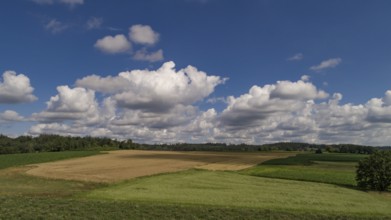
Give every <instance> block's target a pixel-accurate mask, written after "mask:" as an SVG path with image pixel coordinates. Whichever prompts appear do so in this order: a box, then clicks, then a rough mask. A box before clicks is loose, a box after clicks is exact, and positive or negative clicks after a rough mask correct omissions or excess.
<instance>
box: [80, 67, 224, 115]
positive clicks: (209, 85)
mask: <svg viewBox="0 0 391 220" xmlns="http://www.w3.org/2000/svg"><path fill="white" fill-rule="evenodd" d="M223 82H224V79H222V78H220V77H218V76H208V75H207V74H206V73H205V72H202V71H198V70H197V69H196V68H195V67H192V66H188V67H186V68H184V69H181V70H178V71H176V70H175V63H174V62H166V63H164V64H163V65H162V67H161V68H159V69H158V70H156V71H150V70H133V71H130V72H122V73H120V74H118V76H116V77H112V76H109V77H105V78H101V77H98V76H88V77H85V78H83V79H80V80H78V81H77V82H76V85H78V86H80V87H85V88H89V89H93V90H96V91H98V92H104V93H113V95H112V96H113V99H114V100H115V101H116V102H117V104H118V105H119V106H120V107H124V108H128V109H133V110H143V111H148V112H165V111H168V110H170V109H172V108H174V107H175V106H176V105H185V106H186V105H191V104H192V103H194V102H196V101H200V100H202V99H203V98H205V97H207V96H209V95H210V94H211V93H212V92H213V91H214V88H215V87H216V86H217V85H219V84H221V83H223Z"/></svg>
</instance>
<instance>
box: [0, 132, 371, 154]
mask: <svg viewBox="0 0 391 220" xmlns="http://www.w3.org/2000/svg"><path fill="white" fill-rule="evenodd" d="M99 149H107V150H115V149H140V150H170V151H272V150H281V151H313V152H314V151H316V150H321V151H323V152H333V153H357V154H372V153H373V152H375V151H376V150H377V148H374V147H371V146H361V145H352V144H339V145H324V144H321V145H320V144H308V143H291V142H289V143H274V144H264V145H249V144H226V143H205V144H189V143H177V144H137V143H133V141H132V140H130V139H129V140H124V141H119V140H113V139H110V138H97V137H89V136H87V137H71V136H60V135H49V134H45V135H40V136H37V137H31V136H19V137H17V138H10V137H7V136H4V135H0V154H10V153H29V152H42V151H67V150H99Z"/></svg>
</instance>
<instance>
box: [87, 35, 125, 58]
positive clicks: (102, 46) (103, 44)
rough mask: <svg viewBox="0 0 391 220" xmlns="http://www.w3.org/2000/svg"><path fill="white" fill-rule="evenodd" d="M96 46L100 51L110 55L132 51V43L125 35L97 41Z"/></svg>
mask: <svg viewBox="0 0 391 220" xmlns="http://www.w3.org/2000/svg"><path fill="white" fill-rule="evenodd" d="M94 46H95V47H96V48H98V49H99V50H101V51H103V52H105V53H110V54H116V53H124V52H128V51H130V50H131V43H130V42H129V41H128V39H126V37H125V35H123V34H118V35H116V36H114V37H113V36H106V37H104V38H102V39H99V40H97V41H96V43H95V45H94Z"/></svg>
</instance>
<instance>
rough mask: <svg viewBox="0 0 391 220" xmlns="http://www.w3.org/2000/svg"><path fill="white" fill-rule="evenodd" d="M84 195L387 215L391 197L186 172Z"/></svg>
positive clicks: (325, 186)
mask: <svg viewBox="0 0 391 220" xmlns="http://www.w3.org/2000/svg"><path fill="white" fill-rule="evenodd" d="M85 197H86V198H89V199H93V200H102V199H103V200H115V201H121V200H122V201H133V202H147V203H157V204H188V205H201V204H202V205H210V206H221V207H236V208H238V207H243V208H259V209H268V210H272V211H273V212H278V211H282V210H285V211H289V212H298V213H303V212H307V213H308V212H312V213H318V212H319V213H323V214H324V213H328V214H329V215H330V216H333V215H335V213H338V214H341V215H348V216H352V217H354V216H367V217H370V216H391V209H390V207H391V198H389V197H388V196H387V195H386V194H372V193H367V192H363V191H358V190H354V189H349V188H344V187H339V186H335V185H330V184H323V183H311V182H303V181H293V180H282V179H272V178H261V177H254V176H247V175H241V174H238V173H234V172H213V171H200V170H190V171H184V172H179V173H173V174H165V175H157V176H152V177H145V178H139V179H136V180H132V181H128V182H124V183H121V184H118V185H114V186H109V187H105V188H101V189H96V190H93V191H91V192H88V193H87V194H86V195H85Z"/></svg>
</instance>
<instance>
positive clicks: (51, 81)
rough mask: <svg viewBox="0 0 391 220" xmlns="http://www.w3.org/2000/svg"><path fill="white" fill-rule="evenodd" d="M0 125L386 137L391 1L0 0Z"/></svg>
mask: <svg viewBox="0 0 391 220" xmlns="http://www.w3.org/2000/svg"><path fill="white" fill-rule="evenodd" d="M0 29H1V33H0V133H1V134H4V135H8V136H12V137H15V136H18V135H39V134H48V133H50V134H60V135H72V136H86V135H89V136H96V137H110V138H116V139H132V140H134V141H136V142H142V143H177V142H193V143H203V142H225V143H248V144H265V143H273V142H308V143H353V144H367V145H375V146H384V145H390V143H391V136H390V135H389V134H390V133H391V41H390V39H391V1H388V0H373V1H368V0H367V1H364V0H297V1H291V0H243V1H237V0H133V1H128V0H111V1H105V0H3V1H1V2H0Z"/></svg>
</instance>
